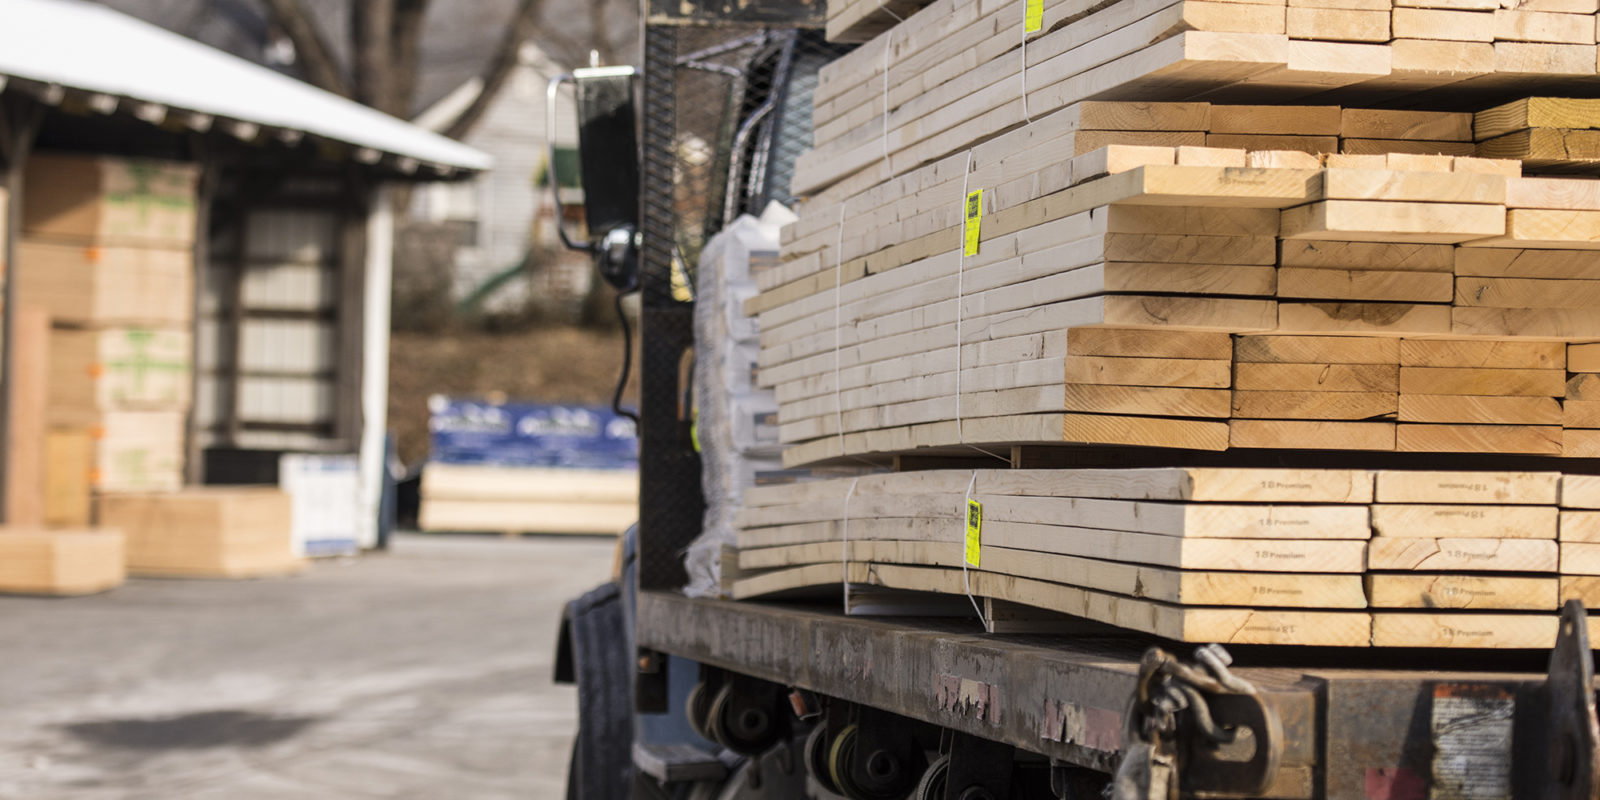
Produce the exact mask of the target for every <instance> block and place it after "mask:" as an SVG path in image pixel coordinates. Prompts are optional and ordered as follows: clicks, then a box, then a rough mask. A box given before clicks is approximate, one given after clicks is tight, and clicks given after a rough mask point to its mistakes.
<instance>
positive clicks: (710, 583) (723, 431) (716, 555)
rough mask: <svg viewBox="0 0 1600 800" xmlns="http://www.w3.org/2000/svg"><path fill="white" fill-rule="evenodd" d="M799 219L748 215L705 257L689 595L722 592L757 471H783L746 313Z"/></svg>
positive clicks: (776, 208)
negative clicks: (699, 502)
mask: <svg viewBox="0 0 1600 800" xmlns="http://www.w3.org/2000/svg"><path fill="white" fill-rule="evenodd" d="M793 220H794V215H793V214H792V213H790V212H789V211H788V209H785V208H783V207H782V206H780V205H777V204H773V205H771V206H768V208H767V210H766V212H765V213H763V214H762V215H761V218H760V219H757V218H755V217H751V216H748V215H746V216H742V217H740V218H738V219H737V220H734V222H733V224H731V225H729V226H728V227H727V228H726V229H724V230H723V231H722V232H721V233H719V234H717V236H716V237H715V238H713V239H712V240H711V242H710V244H708V245H706V248H705V250H704V251H703V252H702V254H701V256H700V270H699V273H698V275H699V278H698V285H697V286H696V293H695V299H696V302H695V318H694V339H695V373H694V399H695V407H696V409H697V414H698V416H697V422H696V430H698V431H699V442H700V465H701V487H702V491H703V493H704V494H705V500H706V512H705V522H704V525H703V526H702V528H701V534H700V536H699V537H698V538H696V539H695V541H694V543H693V544H691V545H689V550H688V553H687V554H686V555H685V557H684V566H685V568H686V570H687V571H688V573H689V584H688V585H687V586H686V587H684V591H685V593H687V594H689V595H691V596H695V597H704V596H715V595H718V594H720V593H721V589H720V586H721V576H722V568H721V567H722V557H721V554H722V548H723V547H724V546H729V545H732V544H733V542H734V529H733V518H734V515H735V514H737V513H738V511H739V505H740V497H741V496H742V495H743V494H744V490H745V489H748V488H749V487H751V486H753V485H755V478H756V473H757V472H760V471H765V470H777V469H781V468H782V463H781V459H780V456H779V453H780V450H779V443H778V436H777V427H776V425H775V424H770V423H768V422H767V420H769V419H773V418H775V417H776V416H777V412H778V402H777V398H775V397H774V396H773V393H772V391H771V390H770V389H761V388H758V387H757V386H756V385H755V361H756V355H757V353H758V351H759V348H760V339H761V331H760V328H759V327H758V326H757V324H756V321H755V319H754V318H751V317H747V316H745V314H744V303H745V301H746V300H748V299H749V298H751V297H753V296H755V294H756V292H757V289H756V283H755V273H757V272H759V271H760V270H761V269H762V267H763V265H767V266H772V265H776V263H777V258H778V230H779V228H780V227H782V226H783V225H785V224H788V223H790V222H792V221H793Z"/></svg>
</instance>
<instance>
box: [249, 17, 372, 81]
mask: <svg viewBox="0 0 1600 800" xmlns="http://www.w3.org/2000/svg"><path fill="white" fill-rule="evenodd" d="M265 2H266V5H267V10H268V11H269V12H270V13H271V14H272V19H273V21H274V22H276V23H278V27H280V28H282V29H283V33H284V35H285V36H288V37H289V41H290V42H291V43H293V44H294V51H295V57H296V60H297V61H299V62H300V63H301V65H302V66H303V68H304V73H305V77H306V79H307V80H309V81H310V82H311V83H312V84H314V85H316V86H319V87H321V88H323V89H326V90H328V91H330V92H333V93H334V94H337V95H340V96H343V97H350V96H351V92H350V84H349V83H347V82H346V81H345V79H344V74H343V73H342V72H341V71H340V69H339V64H338V62H337V61H335V60H334V58H333V50H332V49H331V48H329V47H328V42H327V40H326V39H324V38H323V37H322V32H321V31H319V30H317V26H316V25H315V24H314V23H313V22H312V21H311V16H310V15H309V14H307V13H306V10H305V7H304V6H302V5H301V4H300V0H265ZM357 5H359V3H358V4H357Z"/></svg>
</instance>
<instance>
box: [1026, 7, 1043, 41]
mask: <svg viewBox="0 0 1600 800" xmlns="http://www.w3.org/2000/svg"><path fill="white" fill-rule="evenodd" d="M1025 2H1027V4H1028V5H1027V11H1026V12H1024V13H1023V15H1022V32H1023V33H1037V32H1038V31H1039V29H1040V28H1043V27H1044V0H1025Z"/></svg>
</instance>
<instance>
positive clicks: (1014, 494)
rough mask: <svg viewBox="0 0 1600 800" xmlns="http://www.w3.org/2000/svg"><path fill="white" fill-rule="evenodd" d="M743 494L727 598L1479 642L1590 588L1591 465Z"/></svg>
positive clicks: (1191, 631) (1318, 637)
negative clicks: (1002, 604) (872, 592)
mask: <svg viewBox="0 0 1600 800" xmlns="http://www.w3.org/2000/svg"><path fill="white" fill-rule="evenodd" d="M746 501H747V503H748V505H747V506H746V508H745V509H744V511H742V512H741V515H740V520H739V522H740V532H739V536H738V542H739V552H738V559H739V568H740V570H739V573H738V576H737V578H736V579H735V580H733V581H731V583H730V586H729V589H730V592H731V594H732V595H733V596H734V597H736V598H741V597H756V596H767V595H773V594H785V593H787V594H790V595H794V594H800V593H806V592H807V590H811V591H812V592H813V593H814V592H816V591H824V592H838V591H839V589H840V585H841V584H843V583H852V584H855V583H859V584H861V585H864V586H870V585H878V586H884V587H889V588H898V589H906V590H914V591H923V592H935V593H942V594H954V595H958V596H959V595H963V594H969V595H972V596H973V597H974V598H979V597H982V598H989V599H998V600H1004V601H1009V602H1016V603H1022V604H1024V605H1031V606H1036V607H1039V608H1044V609H1049V610H1056V611H1062V612H1065V613H1068V614H1071V615H1073V616H1078V617H1084V618H1088V619H1092V620H1095V621H1099V622H1104V623H1108V624H1111V625H1115V626H1118V627H1123V628H1130V629H1133V630H1138V631H1143V632H1146V633H1152V634H1156V635H1159V636H1163V637H1166V638H1171V639H1177V640H1180V641H1203V640H1217V641H1224V642H1230V643H1239V644H1243V643H1251V644H1275V643H1277V644H1281V643H1294V644H1302V645H1304V644H1321V645H1337V646H1368V645H1370V646H1374V647H1495V648H1523V647H1549V646H1550V644H1551V642H1553V641H1554V637H1555V618H1556V612H1557V610H1558V609H1559V607H1560V604H1561V602H1562V601H1563V599H1564V598H1567V597H1582V598H1583V599H1585V600H1586V601H1589V600H1591V599H1600V597H1597V595H1600V544H1596V545H1592V548H1593V549H1590V544H1591V542H1600V516H1597V517H1586V516H1581V515H1583V514H1595V515H1600V511H1578V510H1567V509H1558V507H1557V504H1558V502H1559V503H1560V504H1562V505H1569V504H1587V505H1592V506H1593V505H1600V477H1597V476H1575V475H1568V476H1565V477H1563V476H1562V475H1561V474H1559V473H1555V472H1461V471H1447V472H1437V471H1435V472H1430V471H1387V470H1386V471H1378V472H1376V473H1373V472H1367V471H1363V470H1335V469H1299V470H1289V469H1254V470H1252V469H1206V468H1158V469H1064V470H975V471H973V470H961V471H953V470H951V471H929V472H912V473H893V474H882V475H869V476H864V477H861V478H856V479H850V480H832V481H823V482H817V483H811V484H798V485H792V486H778V487H764V488H758V489H753V490H751V491H750V492H749V493H748V494H747V496H746ZM974 519H976V520H977V522H974ZM1558 532H1559V537H1558ZM968 587H970V588H968ZM1230 624H1231V626H1232V627H1228V626H1229V625H1230Z"/></svg>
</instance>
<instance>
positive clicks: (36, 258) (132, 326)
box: [14, 154, 196, 521]
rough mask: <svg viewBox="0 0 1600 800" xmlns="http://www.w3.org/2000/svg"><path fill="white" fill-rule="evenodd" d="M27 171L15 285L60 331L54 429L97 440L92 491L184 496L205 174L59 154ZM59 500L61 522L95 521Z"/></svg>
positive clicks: (54, 363)
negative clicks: (199, 199) (199, 205)
mask: <svg viewBox="0 0 1600 800" xmlns="http://www.w3.org/2000/svg"><path fill="white" fill-rule="evenodd" d="M26 169H27V181H26V187H27V190H26V197H24V198H23V205H22V223H23V237H24V238H23V240H22V241H21V242H19V243H18V249H17V252H18V256H17V264H16V269H15V270H14V276H15V279H16V281H17V296H18V298H19V299H20V300H21V301H22V302H23V303H24V304H27V305H31V306H35V307H38V308H41V309H44V310H45V311H47V312H48V313H49V315H50V318H51V322H52V324H53V326H54V330H53V331H52V332H51V334H50V346H49V358H50V372H49V376H48V382H49V387H50V390H49V413H48V416H47V419H46V420H45V424H48V425H49V426H50V428H51V429H52V430H53V431H58V432H61V433H64V434H69V435H78V436H82V435H85V434H87V435H88V436H89V437H90V438H91V440H92V441H93V442H94V444H93V450H94V452H93V456H92V459H91V462H92V463H91V466H90V471H89V476H88V478H89V482H90V484H91V485H92V486H93V487H94V488H95V489H96V490H97V491H101V492H119V491H131V492H147V491H171V490H175V489H177V488H178V487H179V486H180V485H181V483H182V467H183V458H184V435H185V427H186V426H185V418H186V416H187V414H188V409H189V405H190V402H191V397H190V395H191V387H192V384H193V378H192V375H193V373H192V368H191V362H192V354H193V344H192V327H193V275H194V239H195V235H196V230H195V203H196V195H195V192H196V188H195V184H196V172H195V170H194V168H193V166H192V165H185V164H177V163H168V162H157V161H139V160H130V159H115V158H93V157H83V156H70V155H57V154H38V155H35V156H34V157H33V158H31V159H30V160H29V162H28V164H27V166H26ZM55 463H56V465H57V466H60V465H62V464H64V462H55ZM55 480H56V481H57V482H66V483H71V480H69V479H66V478H58V479H55ZM62 497H63V496H58V500H57V502H58V514H59V518H60V519H61V520H63V521H70V520H73V519H82V518H85V517H87V509H86V508H82V507H80V508H67V507H65V506H59V504H60V503H61V502H62Z"/></svg>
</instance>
